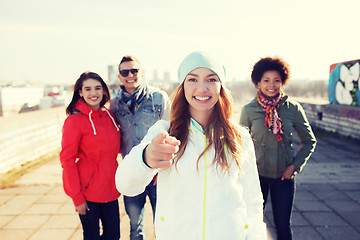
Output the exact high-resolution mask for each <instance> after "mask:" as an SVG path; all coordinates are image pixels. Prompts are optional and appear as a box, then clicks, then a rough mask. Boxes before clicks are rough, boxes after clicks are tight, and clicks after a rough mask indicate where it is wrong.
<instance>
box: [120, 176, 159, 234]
mask: <svg viewBox="0 0 360 240" xmlns="http://www.w3.org/2000/svg"><path fill="white" fill-rule="evenodd" d="M146 196H149V199H150V203H151V207H152V210H153V218H154V216H155V210H156V185H154V181H151V183H150V184H149V185H147V186H146V188H145V191H144V192H143V193H141V194H139V195H137V196H135V197H127V196H124V204H125V210H126V213H127V215H128V216H129V219H130V240H143V235H144V233H143V229H144V226H143V219H144V206H145V203H146Z"/></svg>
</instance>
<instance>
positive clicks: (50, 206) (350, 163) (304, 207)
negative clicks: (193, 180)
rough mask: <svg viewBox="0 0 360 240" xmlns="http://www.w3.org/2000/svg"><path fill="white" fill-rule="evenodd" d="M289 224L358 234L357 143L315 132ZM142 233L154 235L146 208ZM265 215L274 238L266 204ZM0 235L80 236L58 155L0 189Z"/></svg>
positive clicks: (314, 231) (307, 237)
mask: <svg viewBox="0 0 360 240" xmlns="http://www.w3.org/2000/svg"><path fill="white" fill-rule="evenodd" d="M296 181H297V190H296V196H295V204H294V211H293V216H292V225H293V231H294V239H295V240H300V239H301V240H316V239H322V240H338V239H342V240H352V239H354V240H355V239H356V240H358V239H360V146H359V143H356V142H350V141H343V140H341V139H338V138H335V137H329V136H326V137H318V145H317V148H316V151H315V153H314V154H313V156H312V157H311V159H310V161H309V163H308V164H307V165H306V167H305V168H304V170H303V172H302V173H301V174H299V175H298V176H297V177H296ZM147 209H148V211H147V214H146V215H147V216H148V218H147V220H146V222H145V225H146V235H147V236H149V238H148V240H151V239H155V238H154V234H153V231H152V222H151V212H150V211H151V210H149V209H150V207H147ZM120 213H121V234H122V235H121V240H125V239H129V237H128V232H129V220H128V218H127V216H126V214H125V210H124V207H123V203H122V198H120ZM265 220H266V222H267V225H268V236H269V238H268V239H269V240H270V239H276V234H275V231H274V224H273V220H272V213H271V207H270V205H269V206H268V207H267V209H266V214H265ZM0 239H1V240H8V239H9V240H22V239H24V240H25V239H31V240H36V239H42V240H43V239H51V240H75V239H76V240H78V239H82V230H81V225H80V220H79V218H78V216H77V214H76V213H75V210H74V206H73V204H72V201H71V200H70V198H69V197H67V196H66V195H65V193H64V192H63V189H62V185H61V167H60V164H59V159H54V160H52V161H49V162H48V163H47V164H45V165H43V166H41V167H39V168H37V169H34V170H33V171H31V172H30V173H28V174H26V175H24V176H23V177H21V178H20V179H19V180H18V181H17V182H15V185H14V187H11V188H7V189H0Z"/></svg>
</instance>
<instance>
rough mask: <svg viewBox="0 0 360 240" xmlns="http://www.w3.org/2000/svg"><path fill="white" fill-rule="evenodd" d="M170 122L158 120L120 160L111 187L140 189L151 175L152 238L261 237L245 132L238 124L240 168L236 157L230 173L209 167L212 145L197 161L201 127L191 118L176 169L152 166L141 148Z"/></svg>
mask: <svg viewBox="0 0 360 240" xmlns="http://www.w3.org/2000/svg"><path fill="white" fill-rule="evenodd" d="M169 126H170V123H169V122H168V121H165V120H160V121H158V122H157V123H156V124H155V125H154V126H153V127H151V128H150V129H149V132H148V134H147V135H146V136H145V138H144V139H143V141H142V142H141V143H140V145H138V146H136V147H134V148H133V149H132V150H131V152H130V153H129V155H127V156H126V157H125V158H124V159H123V161H122V162H121V163H120V164H119V167H118V169H117V172H116V176H115V181H116V187H117V189H118V191H119V192H120V193H121V194H124V195H127V196H135V195H138V194H140V193H142V192H143V191H144V189H145V187H146V186H147V185H148V184H149V183H150V181H151V180H152V179H153V177H154V176H155V174H156V173H158V180H157V184H158V185H157V208H156V216H155V231H156V239H157V240H170V239H171V240H177V239H179V240H184V239H187V240H201V239H204V240H219V239H221V240H227V239H229V240H237V239H239V240H240V239H247V240H252V239H266V226H265V223H264V222H263V210H262V207H263V198H262V193H261V190H260V184H259V178H258V172H257V167H256V162H255V152H254V146H253V143H252V140H251V138H250V135H249V133H248V131H247V130H246V129H245V128H243V127H239V129H240V131H241V135H242V141H243V155H242V158H241V171H240V170H239V168H238V166H237V165H236V163H235V161H233V162H232V164H231V166H230V174H228V173H226V172H222V171H221V170H216V166H214V165H212V160H213V159H214V148H211V149H210V150H209V151H207V152H206V154H204V155H203V156H202V158H201V159H200V161H199V168H198V170H197V169H196V163H197V159H198V156H199V155H200V154H201V153H202V152H203V150H204V149H205V147H206V144H207V142H206V137H205V134H203V132H202V129H201V126H200V125H199V124H198V123H197V122H195V121H194V120H193V119H192V120H191V125H190V128H189V141H188V143H187V146H186V150H185V152H184V155H183V156H182V157H181V158H180V159H179V161H178V164H177V168H175V167H174V166H173V167H171V168H170V169H160V170H159V169H151V168H149V167H148V166H147V165H146V164H145V163H144V162H143V150H144V149H145V147H146V146H147V145H148V144H149V143H150V142H151V140H152V139H153V138H154V137H155V136H156V135H158V134H159V133H161V132H163V131H167V130H168V129H169Z"/></svg>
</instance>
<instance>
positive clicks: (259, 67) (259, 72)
mask: <svg viewBox="0 0 360 240" xmlns="http://www.w3.org/2000/svg"><path fill="white" fill-rule="evenodd" d="M273 70H274V71H277V72H279V74H280V76H281V82H282V85H286V84H287V83H288V82H289V77H290V68H289V64H288V63H287V62H286V61H284V60H283V59H281V58H280V57H265V58H261V59H260V60H259V61H258V62H257V63H255V65H254V67H253V70H252V72H251V81H252V82H253V83H254V85H255V86H257V84H258V83H259V82H260V81H261V78H262V76H263V74H264V73H265V72H266V71H273Z"/></svg>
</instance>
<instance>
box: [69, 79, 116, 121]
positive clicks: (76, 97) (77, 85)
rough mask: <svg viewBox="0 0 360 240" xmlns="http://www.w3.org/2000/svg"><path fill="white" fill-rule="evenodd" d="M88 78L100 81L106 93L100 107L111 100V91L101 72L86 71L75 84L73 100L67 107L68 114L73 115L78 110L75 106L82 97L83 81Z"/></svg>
mask: <svg viewBox="0 0 360 240" xmlns="http://www.w3.org/2000/svg"><path fill="white" fill-rule="evenodd" d="M88 79H94V80H96V81H98V82H100V83H101V86H102V88H103V90H104V95H103V99H102V100H101V102H100V107H102V106H104V105H105V103H107V102H108V101H109V100H110V91H109V88H108V86H107V85H106V83H105V82H104V80H103V79H102V78H101V77H100V75H99V74H97V73H94V72H84V73H82V74H81V75H80V77H79V79H78V80H76V82H75V85H74V93H73V96H72V99H71V102H70V104H69V106H68V107H67V108H66V114H67V115H71V114H73V113H74V112H76V111H78V110H77V109H76V107H75V105H76V103H77V102H78V100H79V99H80V98H81V97H80V90H81V88H82V86H83V82H84V81H86V80H88Z"/></svg>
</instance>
